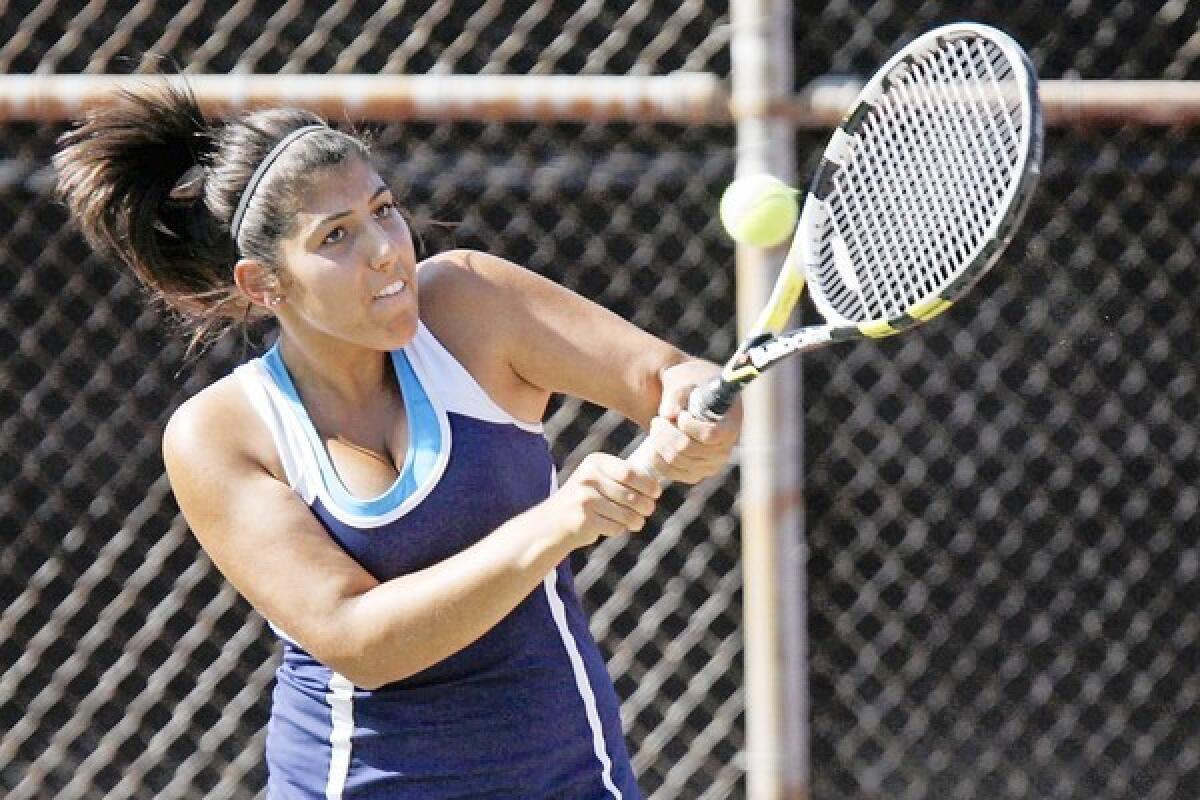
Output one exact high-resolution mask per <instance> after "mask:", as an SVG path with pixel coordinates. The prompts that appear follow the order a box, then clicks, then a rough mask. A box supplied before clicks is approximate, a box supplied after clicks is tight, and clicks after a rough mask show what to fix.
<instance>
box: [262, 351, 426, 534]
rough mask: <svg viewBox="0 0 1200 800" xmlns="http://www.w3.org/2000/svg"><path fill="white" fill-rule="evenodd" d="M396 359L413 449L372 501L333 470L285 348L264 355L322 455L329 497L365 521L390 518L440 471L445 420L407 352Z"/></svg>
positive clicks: (320, 462) (395, 353) (394, 355)
mask: <svg viewBox="0 0 1200 800" xmlns="http://www.w3.org/2000/svg"><path fill="white" fill-rule="evenodd" d="M391 357H392V358H391V361H392V367H393V369H394V370H395V375H396V378H397V381H398V382H399V384H400V391H401V393H402V394H403V395H404V411H405V414H406V416H407V419H408V450H407V452H406V453H405V454H404V466H403V467H402V468H401V470H400V473H399V474H398V475H397V476H396V480H395V482H393V483H392V485H391V486H390V487H388V489H387V490H386V491H384V493H383V494H381V495H379V496H378V497H373V498H371V499H369V500H363V499H361V498H358V497H355V496H354V495H352V494H350V491H349V490H348V489H346V486H345V484H343V483H342V479H341V478H340V477H338V474H337V470H335V469H334V468H333V462H332V461H330V459H329V452H328V451H327V450H326V449H325V443H324V442H323V441H322V440H321V435H320V434H319V433H317V429H316V426H314V425H313V423H312V418H311V417H309V415H308V410H307V409H306V408H305V407H304V403H303V402H301V400H300V393H299V392H298V391H296V385H295V384H294V383H292V376H291V375H290V374H288V371H287V367H286V366H285V365H284V363H283V356H282V354H281V353H280V350H279V344H278V343H276V344H275V346H273V347H272V348H271V349H270V350H268V351H267V352H266V354H264V355H263V357H262V363H263V365H264V366H265V367H266V368H267V371H268V372H269V373H270V374H271V377H272V378H273V379H274V381H275V384H276V385H277V386H278V387H279V388H280V390H282V391H283V393H284V395H286V396H287V398H288V401H289V402H290V403H291V404H292V407H293V409H294V410H295V412H296V417H297V419H299V420H300V421H301V422H302V423H303V427H304V432H305V434H307V436H308V440H309V444H310V445H311V446H312V449H313V452H314V453H315V454H316V457H317V464H318V465H319V466H320V469H321V482H322V483H323V484H324V487H325V490H326V493H327V495H328V497H329V499H330V500H332V501H333V502H334V503H336V504H337V505H338V506H340V507H341V508H342V509H344V510H345V511H347V512H349V513H351V514H356V515H359V516H364V517H368V516H379V515H382V514H386V513H388V512H389V511H392V510H393V509H395V508H397V507H398V506H399V505H400V504H401V503H403V502H404V501H405V500H406V499H408V498H409V497H411V496H413V495H414V494H416V492H417V490H418V489H419V488H420V487H421V486H422V485H423V484H424V483H425V481H426V480H428V479H429V478H430V476H431V475H432V474H433V472H434V471H435V469H436V467H437V464H438V459H439V456H440V454H441V450H442V425H441V421H440V419H439V417H438V411H437V409H436V408H435V407H434V405H433V403H432V402H431V401H430V399H429V395H428V394H427V393H426V392H425V387H424V386H422V385H421V381H420V379H419V378H418V377H417V373H416V372H415V371H414V370H413V368H412V364H410V363H409V361H408V356H407V355H406V354H405V353H404V351H403V350H395V351H393V352H392V354H391Z"/></svg>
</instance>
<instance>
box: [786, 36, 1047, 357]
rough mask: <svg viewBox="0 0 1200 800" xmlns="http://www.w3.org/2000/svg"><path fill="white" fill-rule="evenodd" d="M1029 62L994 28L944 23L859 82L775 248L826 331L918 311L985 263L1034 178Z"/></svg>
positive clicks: (892, 322)
mask: <svg viewBox="0 0 1200 800" xmlns="http://www.w3.org/2000/svg"><path fill="white" fill-rule="evenodd" d="M1041 148H1042V121H1041V110H1040V106H1039V103H1038V95H1037V78H1036V75H1035V73H1034V70H1033V67H1032V65H1031V64H1030V62H1029V58H1028V57H1027V56H1026V55H1025V52H1024V51H1023V50H1022V49H1021V47H1020V46H1019V45H1018V44H1017V43H1016V42H1015V41H1013V40H1012V39H1011V38H1010V37H1009V36H1007V35H1006V34H1004V33H1002V32H1000V31H997V30H995V29H992V28H989V27H987V26H983V25H976V24H970V23H960V24H954V25H947V26H944V27H941V28H938V29H936V30H933V31H930V32H929V33H926V34H925V35H923V36H921V37H919V38H918V39H916V40H915V41H913V42H912V43H910V44H909V45H908V46H907V47H905V48H904V49H903V50H901V51H900V52H899V53H897V54H896V55H895V56H893V57H892V58H891V59H890V60H889V61H888V62H887V63H886V64H885V65H884V66H883V67H882V68H881V69H880V70H879V72H878V73H876V74H875V75H874V77H872V78H871V80H870V81H869V82H868V83H867V85H866V86H865V87H864V88H863V90H862V92H861V93H860V95H859V97H858V99H857V102H856V103H855V105H854V107H853V108H852V109H851V110H850V112H849V113H848V114H847V115H846V117H845V118H844V119H843V121H842V123H841V125H840V126H839V127H838V128H837V130H835V131H834V133H833V136H832V137H831V139H830V142H829V145H828V146H827V148H826V150H825V153H824V155H823V157H822V159H821V163H820V167H819V168H818V170H817V172H816V174H815V176H814V178H813V181H812V184H811V187H810V189H809V192H808V195H807V197H806V200H805V207H804V214H803V215H802V219H801V221H800V223H799V225H798V228H799V229H798V230H797V233H796V236H795V237H794V240H793V252H792V253H790V254H789V259H788V260H789V261H790V262H792V263H791V264H790V265H789V268H790V269H797V270H798V271H799V272H801V273H802V274H803V275H804V276H805V277H806V278H807V282H808V287H809V293H810V297H811V298H812V301H813V303H814V305H815V306H816V307H817V310H818V311H819V312H820V313H821V315H822V316H823V317H824V319H825V321H826V323H827V324H828V325H829V326H830V328H831V329H832V330H831V338H833V339H835V340H836V339H840V338H857V337H860V336H868V337H879V336H887V335H890V334H893V333H897V332H899V331H901V330H904V329H905V328H909V327H911V326H913V325H916V324H919V323H921V322H924V321H926V320H929V319H931V318H933V317H935V316H937V315H938V314H940V313H941V312H943V311H944V310H946V308H948V307H949V306H950V305H952V304H953V303H954V302H955V301H956V300H957V299H958V298H959V297H961V296H962V295H963V294H964V293H965V292H966V291H967V290H968V289H970V287H971V286H972V285H973V284H974V283H975V282H976V281H977V280H978V279H979V278H980V277H981V276H982V275H983V274H984V273H985V272H986V271H987V269H988V268H989V267H991V265H992V264H993V263H994V262H995V261H996V259H997V257H998V256H999V254H1000V252H1001V251H1002V250H1003V249H1004V247H1005V246H1006V245H1007V244H1008V242H1009V240H1010V239H1011V238H1012V235H1013V233H1014V232H1015V230H1016V228H1017V225H1018V223H1019V222H1020V220H1021V217H1022V216H1023V215H1024V213H1025V209H1026V207H1027V206H1028V201H1029V198H1030V196H1031V195H1032V192H1033V188H1034V185H1035V183H1036V181H1037V176H1038V172H1039V170H1040V164H1041Z"/></svg>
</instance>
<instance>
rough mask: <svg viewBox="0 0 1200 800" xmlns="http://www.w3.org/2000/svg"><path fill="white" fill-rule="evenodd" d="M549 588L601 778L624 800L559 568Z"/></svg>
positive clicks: (548, 595)
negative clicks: (615, 780)
mask: <svg viewBox="0 0 1200 800" xmlns="http://www.w3.org/2000/svg"><path fill="white" fill-rule="evenodd" d="M543 585H544V586H545V587H546V599H547V600H549V602H550V614H551V616H553V617H554V623H555V624H556V625H557V626H558V635H559V636H560V637H561V638H562V642H563V646H564V647H566V649H567V657H568V658H569V659H570V661H571V670H572V672H574V673H575V688H577V689H578V690H579V696H580V697H581V698H582V699H583V708H584V711H585V712H586V714H587V721H588V725H589V726H590V727H591V729H592V748H593V749H594V750H595V752H596V758H597V759H598V760H599V761H600V768H601V777H602V778H603V780H604V787H605V788H606V789H608V791H609V792H611V793H612V796H613V797H614V798H615V800H622V795H621V791H620V790H619V789H618V788H617V785H616V784H615V783H613V779H612V758H611V757H609V755H608V745H607V744H606V743H605V741H604V729H603V728H602V727H601V725H600V712H598V711H597V710H596V695H595V694H594V693H593V692H592V685H591V683H590V682H589V681H588V676H587V670H586V669H585V668H584V665H583V656H581V655H580V654H579V646H578V645H577V644H576V643H575V637H574V636H573V635H572V634H571V628H570V626H569V625H568V624H567V609H566V606H564V605H563V601H562V598H561V597H559V596H558V570H551V571H550V574H549V575H547V576H546V580H545V581H544V582H543Z"/></svg>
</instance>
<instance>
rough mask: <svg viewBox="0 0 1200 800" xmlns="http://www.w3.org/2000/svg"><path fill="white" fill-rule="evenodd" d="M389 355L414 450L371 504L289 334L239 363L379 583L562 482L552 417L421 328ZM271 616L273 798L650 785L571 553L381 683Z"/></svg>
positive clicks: (311, 492)
mask: <svg viewBox="0 0 1200 800" xmlns="http://www.w3.org/2000/svg"><path fill="white" fill-rule="evenodd" d="M391 361H392V365H393V366H394V368H395V374H396V378H397V380H398V381H399V383H400V387H401V390H402V392H403V395H404V403H405V409H406V412H407V418H408V425H409V446H408V452H407V454H406V457H405V461H404V465H403V467H402V469H401V470H400V474H399V475H398V477H397V478H396V481H395V482H394V483H393V484H392V486H391V487H390V488H389V489H388V490H387V491H386V492H384V493H383V494H381V495H380V496H378V497H374V498H370V499H364V498H358V497H355V496H353V495H352V494H351V493H350V492H349V491H348V490H347V489H346V488H345V486H344V485H343V484H342V483H341V480H340V479H339V478H338V475H337V473H336V471H335V470H334V468H333V466H332V463H331V462H330V460H329V456H328V453H327V452H326V450H325V447H324V444H323V443H322V441H321V437H320V435H319V434H318V433H317V431H316V429H315V428H314V426H313V424H312V422H311V420H310V419H309V416H308V414H307V412H306V411H305V409H304V406H303V404H302V403H301V401H300V397H299V394H298V393H297V391H296V389H295V386H294V385H293V384H292V381H291V378H290V376H289V375H288V372H287V369H286V368H285V366H284V364H283V360H282V358H281V357H280V354H279V351H278V347H276V348H273V349H272V350H271V351H269V352H268V353H267V354H266V355H264V356H262V357H261V358H257V359H254V360H252V361H250V362H248V363H246V364H243V365H242V366H240V367H238V368H237V370H235V373H236V374H237V376H238V378H239V379H240V381H241V384H242V386H243V387H244V388H245V390H246V392H247V394H248V396H249V397H250V399H251V402H252V404H253V405H254V407H255V409H256V410H257V411H258V413H259V415H260V416H261V417H262V419H263V420H264V422H265V423H266V425H267V427H268V428H269V429H270V432H271V436H272V438H273V440H274V442H275V446H276V448H277V450H278V452H279V455H280V459H281V461H282V462H283V466H284V470H285V472H286V474H287V479H288V482H289V483H290V484H291V486H292V488H293V489H294V490H295V491H296V492H297V494H298V495H299V496H300V497H301V498H302V499H303V500H304V502H305V503H307V504H308V505H309V506H310V507H311V508H312V511H313V514H314V515H315V516H316V517H317V519H318V520H320V522H321V523H322V525H324V527H325V529H326V530H327V531H328V532H329V535H330V536H331V537H333V539H334V540H335V541H337V543H338V544H339V545H340V546H341V547H342V548H343V549H344V550H345V551H346V552H347V553H348V554H350V555H351V556H352V557H353V558H354V559H355V560H357V561H358V563H360V564H361V565H362V566H363V567H364V568H365V569H366V570H367V571H369V572H370V573H371V574H372V575H374V576H375V577H376V578H378V579H379V580H381V581H385V580H388V579H390V578H394V577H396V576H399V575H404V574H406V573H410V572H413V571H415V570H419V569H422V568H424V567H427V566H430V565H432V564H436V563H438V562H439V561H442V560H444V559H445V558H447V557H449V556H451V555H453V554H455V553H457V552H459V551H461V550H463V549H464V548H466V547H469V546H470V545H472V544H474V543H475V542H477V541H479V540H480V539H481V538H483V537H484V536H486V535H487V534H489V533H491V532H492V531H494V530H495V529H496V528H497V527H499V526H500V525H501V524H502V523H504V522H505V521H507V520H509V519H511V518H512V517H514V516H515V515H517V514H519V513H521V512H522V511H525V510H527V509H528V508H530V507H532V506H534V505H536V504H537V503H538V502H540V501H541V500H543V499H545V498H546V497H547V496H548V495H549V493H550V492H551V491H552V490H553V488H554V486H555V471H554V464H553V460H552V458H551V456H550V452H549V448H548V446H547V443H546V440H545V437H544V436H543V434H542V429H541V426H540V425H530V424H527V423H523V422H520V421H518V420H516V419H514V418H513V417H512V416H510V415H509V414H507V413H506V412H505V411H503V410H502V409H501V408H499V406H497V405H496V404H495V403H494V402H493V401H492V400H491V399H490V398H489V397H488V396H487V394H486V393H485V392H484V390H483V389H482V388H481V387H480V386H479V385H478V383H476V382H475V380H474V379H473V378H472V377H471V375H470V374H469V373H468V372H467V371H466V370H465V369H464V368H463V367H462V366H461V365H460V364H459V363H458V361H457V360H455V359H454V357H453V356H452V355H451V354H450V353H449V352H448V351H447V350H446V349H445V348H444V347H442V345H441V344H440V343H439V342H438V341H437V339H436V338H434V336H433V335H432V334H431V333H430V331H429V330H428V329H427V328H425V327H424V325H420V326H419V328H418V332H417V335H416V337H415V338H414V340H413V342H412V343H411V344H409V345H408V346H406V347H405V348H404V349H403V350H398V351H396V352H394V353H392V355H391ZM272 627H273V628H274V629H275V631H276V633H277V634H278V635H279V636H280V638H281V639H282V640H283V648H284V650H283V659H282V662H281V664H280V666H279V669H278V671H277V673H276V679H277V680H276V684H275V691H274V696H273V700H272V707H271V717H270V721H269V724H268V729H267V743H266V751H267V767H268V774H269V778H268V788H267V794H268V797H269V798H272V800H308V799H309V798H312V800H368V799H370V800H376V799H378V800H383V799H384V798H387V800H402V799H403V800H407V798H420V799H421V800H426V799H428V800H433V799H434V798H465V797H488V798H514V799H515V798H546V799H547V800H549V798H555V800H572V799H574V798H579V799H580V800H584V799H585V798H586V799H587V800H593V799H596V800H598V799H599V798H621V799H622V800H628V799H630V798H638V797H640V795H639V793H638V789H637V786H636V783H635V780H634V775H633V770H632V767H631V766H630V763H629V756H628V753H627V751H626V749H625V743H624V738H623V735H622V731H621V723H620V718H619V702H618V699H617V696H616V692H615V691H614V689H613V686H612V682H611V680H610V679H609V677H608V674H607V672H606V670H605V665H604V660H603V658H602V657H601V654H600V652H599V650H598V648H597V647H596V644H595V641H594V640H593V639H592V637H591V635H590V633H589V631H588V627H587V620H586V617H585V615H584V613H583V610H582V608H581V607H580V604H579V600H578V597H577V595H576V592H575V588H574V584H573V578H572V575H571V571H570V567H569V565H568V564H567V562H565V561H564V562H563V563H562V564H560V565H559V566H558V567H557V568H556V569H555V570H553V571H552V572H550V573H549V574H548V575H546V577H545V580H544V581H543V582H542V584H541V585H540V586H539V587H538V589H537V590H535V591H534V592H533V593H532V594H530V596H529V597H527V598H526V599H525V600H524V601H522V602H521V604H520V605H519V606H517V608H516V609H514V610H513V611H512V613H510V614H509V615H508V616H507V617H505V618H504V619H503V620H502V621H501V622H500V623H499V624H497V625H496V626H495V627H494V628H493V629H492V630H490V631H488V632H487V633H486V634H484V636H482V637H481V638H480V639H479V640H477V641H476V642H474V643H473V644H471V645H469V646H468V647H466V648H464V649H463V650H461V651H460V652H458V653H456V654H454V655H452V656H450V657H449V658H446V659H445V660H443V661H442V662H440V663H438V664H435V665H433V666H431V667H429V668H428V669H426V670H424V671H422V672H420V673H418V674H416V675H413V676H412V677H409V678H406V679H404V680H401V681H397V682H395V683H392V684H389V685H387V686H383V687H381V688H378V689H375V690H366V689H362V688H360V687H356V686H354V685H353V684H352V683H351V682H350V681H349V680H347V679H346V678H345V677H343V676H342V675H339V674H338V673H337V672H335V671H333V670H332V669H330V668H329V667H326V666H325V665H324V664H321V663H320V662H319V661H317V660H316V659H315V658H313V657H312V656H311V655H310V654H308V653H307V652H306V651H305V650H304V648H302V647H301V646H300V645H299V644H297V643H296V642H294V641H292V640H291V639H290V638H288V636H287V634H286V632H284V631H281V630H279V629H278V628H276V627H275V626H272Z"/></svg>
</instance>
